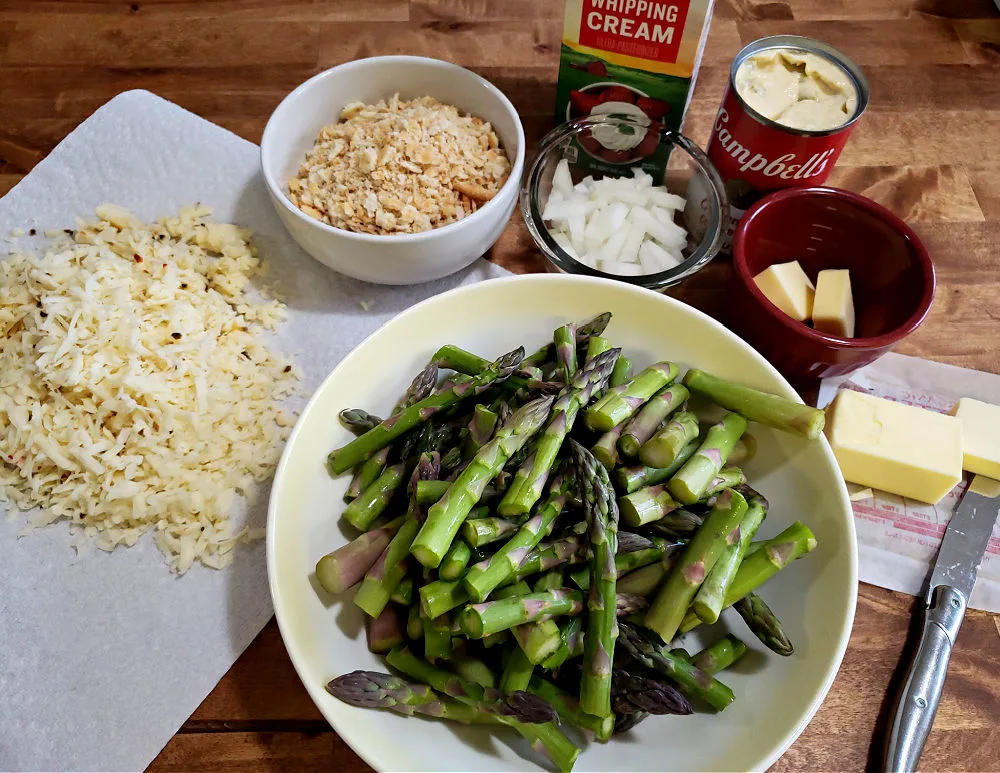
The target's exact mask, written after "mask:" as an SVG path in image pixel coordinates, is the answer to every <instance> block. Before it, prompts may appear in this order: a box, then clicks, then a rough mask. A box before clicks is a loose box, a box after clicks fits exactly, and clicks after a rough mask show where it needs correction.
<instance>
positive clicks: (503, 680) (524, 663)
mask: <svg viewBox="0 0 1000 773" xmlns="http://www.w3.org/2000/svg"><path fill="white" fill-rule="evenodd" d="M534 670H535V666H534V665H533V664H532V663H531V661H530V660H528V656H527V655H525V654H524V650H522V649H521V648H519V647H516V648H514V649H513V650H511V651H510V656H509V657H508V658H507V663H506V665H504V668H503V674H501V675H500V691H501V692H505V693H511V692H517V691H519V690H527V689H528V684H529V683H530V681H531V672H532V671H534ZM553 708H556V707H555V706H553ZM556 711H558V709H556Z"/></svg>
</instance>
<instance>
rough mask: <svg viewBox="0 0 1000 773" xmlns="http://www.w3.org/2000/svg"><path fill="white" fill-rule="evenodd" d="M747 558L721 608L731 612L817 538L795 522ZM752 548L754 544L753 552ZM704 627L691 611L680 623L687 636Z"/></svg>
mask: <svg viewBox="0 0 1000 773" xmlns="http://www.w3.org/2000/svg"><path fill="white" fill-rule="evenodd" d="M757 544H758V545H759V547H758V548H757V549H756V550H754V551H753V552H752V553H751V552H750V550H749V549H748V550H747V555H746V557H745V558H744V559H743V563H741V564H740V568H739V569H737V570H736V576H735V577H734V578H733V582H732V584H730V586H729V589H728V590H727V591H726V596H725V598H724V599H723V602H722V608H723V609H728V608H729V607H731V606H732V605H733V604H735V603H736V602H737V601H739V600H740V599H741V598H743V597H744V596H746V595H747V594H748V593H750V592H752V591H755V590H756V589H757V588H759V587H760V586H761V585H763V584H764V583H765V582H767V581H768V580H770V579H771V578H772V577H774V575H776V574H777V573H778V572H780V571H781V570H782V569H784V568H785V567H786V566H788V565H789V564H790V563H791V562H792V561H794V560H795V559H796V558H799V557H801V556H804V555H805V554H806V553H809V552H810V551H812V550H813V549H814V548H815V547H816V537H815V536H814V535H813V533H812V531H810V530H809V527H808V526H806V525H805V524H803V523H800V522H799V521H796V522H795V523H793V524H792V525H791V526H789V527H788V528H787V529H785V530H784V531H783V532H781V534H779V535H778V536H777V537H774V538H772V539H769V540H766V541H764V542H762V543H757ZM752 547H753V545H752V544H751V549H752ZM700 624H701V620H700V619H699V618H698V616H697V615H696V614H695V613H694V612H691V611H689V612H688V613H687V614H686V615H685V616H684V622H683V623H681V627H680V632H681V633H687V632H688V631H690V630H693V629H694V628H697V627H698V625H700Z"/></svg>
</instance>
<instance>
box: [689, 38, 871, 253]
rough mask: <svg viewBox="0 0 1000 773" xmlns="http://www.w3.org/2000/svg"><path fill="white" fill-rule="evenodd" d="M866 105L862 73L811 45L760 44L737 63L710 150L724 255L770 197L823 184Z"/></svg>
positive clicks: (831, 51) (788, 41)
mask: <svg viewBox="0 0 1000 773" xmlns="http://www.w3.org/2000/svg"><path fill="white" fill-rule="evenodd" d="M868 97H869V89H868V81H867V79H866V78H865V76H864V73H862V72H861V69H860V68H859V67H858V66H857V65H856V64H855V63H854V62H852V61H851V60H850V59H848V58H847V57H846V56H844V54H842V53H841V52H840V51H838V50H837V49H835V48H833V47H832V46H829V45H827V44H826V43H822V42H820V41H818V40H813V39H812V38H805V37H800V36H797V35H775V36H773V37H768V38H761V39H760V40H757V41H754V42H753V43H751V44H750V45H748V46H746V47H745V48H744V49H743V50H742V51H740V52H739V54H737V55H736V58H735V59H734V60H733V65H732V68H731V69H730V71H729V84H728V86H727V87H726V93H725V96H724V97H723V99H722V106H721V107H720V108H719V113H718V115H717V116H716V118H715V124H714V126H713V127H712V136H711V138H710V139H709V143H708V157H709V159H710V160H711V161H712V163H713V164H714V165H715V168H716V169H718V171H719V175H720V177H721V178H722V181H723V184H724V185H725V189H726V196H727V198H728V200H729V215H730V217H729V227H728V230H727V233H726V236H725V240H724V244H723V249H724V250H725V251H726V252H728V251H729V249H730V248H731V246H732V237H733V232H734V231H735V229H736V224H737V223H738V222H739V220H740V218H741V217H742V216H743V213H744V212H746V210H747V209H749V208H750V206H751V205H752V204H753V203H754V202H755V201H757V200H758V199H760V198H761V197H762V196H764V195H765V194H766V193H769V192H770V191H774V190H777V189H779V188H793V187H796V186H808V185H821V184H822V183H823V182H824V181H825V180H826V178H827V177H828V176H829V175H830V171H831V170H832V169H833V165H834V164H835V163H836V162H837V157H838V156H840V151H841V150H843V148H844V145H845V144H846V143H847V138H848V137H849V136H850V134H851V131H852V130H853V129H854V125H855V124H856V123H857V121H858V119H859V118H860V117H861V114H862V113H864V111H865V108H866V107H867V106H868Z"/></svg>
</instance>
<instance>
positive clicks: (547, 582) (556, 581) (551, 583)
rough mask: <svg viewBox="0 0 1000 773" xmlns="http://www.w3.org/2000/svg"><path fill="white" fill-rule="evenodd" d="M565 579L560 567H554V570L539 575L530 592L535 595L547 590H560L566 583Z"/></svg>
mask: <svg viewBox="0 0 1000 773" xmlns="http://www.w3.org/2000/svg"><path fill="white" fill-rule="evenodd" d="M564 580H565V577H564V576H563V570H562V567H556V568H555V569H550V570H549V571H547V572H545V573H544V574H542V575H540V576H539V577H538V579H537V580H535V584H534V586H533V587H532V590H533V591H534V592H535V593H541V592H542V591H547V590H556V589H557V588H562V587H563V586H564V585H565V584H566V583H565V582H564Z"/></svg>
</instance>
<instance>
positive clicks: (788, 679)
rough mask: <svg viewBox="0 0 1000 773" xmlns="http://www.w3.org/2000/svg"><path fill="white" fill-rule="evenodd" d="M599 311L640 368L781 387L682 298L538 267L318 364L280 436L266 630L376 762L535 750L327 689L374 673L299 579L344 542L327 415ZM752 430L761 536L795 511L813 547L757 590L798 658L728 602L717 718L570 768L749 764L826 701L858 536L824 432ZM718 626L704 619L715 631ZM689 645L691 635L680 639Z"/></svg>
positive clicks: (451, 299) (684, 724) (441, 764)
mask: <svg viewBox="0 0 1000 773" xmlns="http://www.w3.org/2000/svg"><path fill="white" fill-rule="evenodd" d="M604 310H609V311H612V312H613V313H614V318H613V320H612V322H611V325H610V327H609V328H608V331H607V336H608V337H609V338H610V339H611V340H612V341H613V342H614V344H615V345H620V346H623V347H624V348H625V351H626V352H627V353H628V355H629V356H630V357H631V358H632V360H633V362H634V363H635V364H636V366H644V365H646V364H649V363H651V362H653V361H656V360H659V359H663V358H670V359H672V360H675V361H677V362H678V363H680V364H681V365H683V366H691V365H695V364H697V366H698V367H701V368H704V369H706V370H709V371H711V372H713V373H717V374H719V375H721V376H727V377H730V378H734V379H738V380H739V381H741V382H743V383H746V384H749V385H751V386H755V387H758V388H762V389H767V390H770V391H773V392H776V393H778V394H782V395H785V396H787V397H794V396H795V393H794V391H793V390H792V388H791V387H790V386H789V385H788V383H787V382H786V381H785V380H784V379H783V378H782V377H781V376H780V375H779V374H778V372H777V371H776V370H775V369H774V368H773V367H771V366H770V365H769V364H768V363H767V362H766V361H765V360H764V359H763V357H761V356H760V355H759V354H757V353H756V352H755V351H754V350H753V349H751V348H750V347H749V346H748V345H747V344H745V343H744V342H743V341H742V340H740V339H739V338H737V337H736V336H735V335H733V334H732V333H730V332H729V331H728V330H726V329H725V328H724V327H723V326H722V325H720V324H719V323H718V322H715V321H714V320H712V319H711V318H709V317H707V316H705V315H704V314H702V313H701V312H699V311H696V310H694V309H692V308H690V307H689V306H686V305H685V304H683V303H680V302H679V301H676V300H674V299H672V298H669V297H665V296H662V295H658V294H656V293H654V292H652V291H649V290H644V289H640V288H636V287H632V286H629V285H625V284H622V283H619V282H614V281H611V280H605V279H596V278H591V277H579V276H564V275H555V274H549V275H535V276H524V277H515V278H511V279H503V280H495V281H491V282H485V283H481V284H476V285H472V286H469V287H463V288H460V289H457V290H453V291H451V292H448V293H445V294H443V295H439V296H437V297H435V298H431V299H430V300H427V301H425V302H423V303H421V304H418V305H417V306H414V307H413V308H411V309H409V310H408V311H406V312H404V313H403V314H401V315H400V316H398V317H396V319H394V320H393V321H391V322H389V323H388V324H387V325H385V326H384V327H383V328H382V329H381V330H379V331H378V332H376V333H375V334H373V335H372V336H371V337H370V338H368V339H367V340H366V341H365V342H364V343H362V344H361V345H360V346H359V347H358V348H357V349H355V350H354V351H353V352H352V353H351V354H350V355H349V356H348V357H347V358H346V359H345V360H344V361H343V362H342V363H341V364H340V365H339V366H338V367H337V369H336V370H334V371H333V373H331V374H330V376H329V377H328V378H327V379H326V381H325V382H324V383H323V385H322V386H320V388H319V389H318V390H317V391H316V394H315V395H314V396H313V398H312V400H311V401H310V403H309V404H308V406H307V407H306V409H305V410H304V411H303V413H302V416H301V418H300V419H299V422H298V425H297V426H296V427H295V430H294V432H293V433H292V436H291V438H290V439H289V441H288V445H287V447H286V449H285V453H284V455H283V457H282V459H281V463H280V465H279V466H278V471H277V474H276V476H275V480H274V488H273V490H272V493H271V502H270V509H269V512H268V523H267V554H268V555H267V558H268V573H269V575H270V584H271V594H272V597H273V599H274V608H275V612H276V614H277V618H278V624H279V626H280V628H281V634H282V636H283V638H284V640H285V645H286V647H287V648H288V652H289V654H290V655H291V658H292V662H293V663H294V664H295V668H296V670H297V671H298V674H299V677H300V678H301V679H302V681H303V683H304V684H305V686H306V688H307V689H308V690H309V694H310V695H311V697H312V699H313V700H314V701H315V702H316V705H317V706H318V707H319V709H320V711H322V712H323V715H324V716H325V717H326V718H327V720H329V722H330V724H331V725H333V727H334V728H335V729H336V730H337V732H339V733H340V735H341V736H342V737H343V738H344V740H346V741H347V742H348V743H349V744H350V745H351V747H352V748H353V749H354V750H355V751H356V752H357V753H358V754H360V755H361V756H362V757H363V758H364V759H365V760H366V761H367V762H368V763H369V764H370V765H371V766H372V767H374V768H375V769H376V770H379V771H389V770H408V771H470V770H475V771H494V770H496V771H525V770H532V769H536V768H535V767H534V766H533V765H532V764H531V763H529V762H528V761H527V760H526V759H525V757H524V756H521V755H522V754H525V755H527V756H528V757H529V758H530V759H532V760H537V757H533V756H531V753H530V752H527V751H526V750H524V749H523V748H522V747H521V744H520V740H521V739H520V738H517V737H513V738H512V737H510V736H508V735H506V734H502V733H501V734H497V733H495V732H494V733H491V732H489V731H487V730H486V729H484V728H482V727H472V728H469V727H460V726H456V725H453V724H451V723H443V722H431V721H424V720H418V719H413V718H405V717H401V716H397V715H394V714H390V713H388V712H381V711H372V710H365V709H358V708H354V707H351V706H348V705H346V704H344V703H341V702H339V701H338V700H336V699H335V698H333V697H331V696H330V695H329V694H327V693H326V691H325V689H324V685H325V684H326V683H327V682H328V681H329V680H330V679H331V678H333V677H335V676H338V675H340V674H343V673H346V672H349V671H352V670H354V669H359V668H361V669H374V670H382V671H384V670H386V669H385V666H384V665H383V664H382V662H381V659H380V658H378V657H376V656H375V655H372V654H370V653H369V652H368V651H367V648H366V646H365V640H364V639H365V637H364V633H363V631H362V615H361V613H360V612H359V611H358V610H357V609H356V608H355V607H354V606H353V605H352V604H351V601H350V598H351V592H350V591H349V592H348V593H346V594H344V595H343V596H342V597H337V598H334V597H330V596H327V595H325V594H323V592H322V591H321V590H319V589H318V585H317V584H316V581H315V575H314V574H313V567H314V565H315V563H316V561H317V559H319V558H320V556H322V555H323V554H324V553H326V552H328V551H330V550H332V549H334V548H336V547H339V546H340V545H342V544H344V542H345V537H344V535H343V534H342V533H341V531H340V529H339V527H338V524H337V519H338V515H339V513H340V511H341V510H342V508H343V505H342V504H341V502H342V500H341V497H342V495H343V493H344V490H345V488H346V486H347V482H348V479H349V477H350V476H342V477H341V478H338V479H336V480H334V479H332V478H330V477H329V475H328V474H327V472H326V470H325V468H324V460H325V458H326V455H327V453H328V452H329V451H330V450H331V449H332V448H334V447H336V446H340V445H342V444H344V443H346V442H347V441H348V440H349V436H348V433H347V432H346V431H345V430H343V429H342V428H341V427H340V425H339V422H338V421H337V412H338V411H339V410H341V409H342V408H346V407H352V406H360V407H364V408H367V409H369V410H372V411H374V412H376V413H378V412H379V411H381V412H383V414H384V413H385V412H386V411H389V410H391V407H392V404H393V403H394V402H395V400H396V398H397V396H398V395H399V394H401V393H402V391H403V390H404V389H405V388H406V385H407V383H408V382H409V380H410V378H411V377H412V375H413V374H414V373H416V372H417V371H419V370H420V369H421V368H422V367H423V366H424V365H425V363H426V361H427V359H428V357H429V356H430V355H431V354H432V353H433V352H434V350H435V349H437V347H439V346H440V345H442V344H445V343H454V344H457V345H459V346H462V347H465V348H468V349H470V350H472V351H474V352H479V353H481V354H483V355H485V356H492V355H494V354H499V353H502V352H505V351H508V350H510V349H512V348H514V347H515V346H517V345H518V344H523V345H524V346H525V347H526V348H527V349H528V350H533V349H534V348H536V347H537V346H538V345H540V344H541V343H543V342H544V339H545V338H546V337H547V336H548V335H550V331H552V330H554V329H555V328H556V327H557V326H558V325H559V324H560V323H562V322H564V321H566V320H581V319H587V318H589V317H592V316H594V315H595V314H597V313H599V312H601V311H604ZM412 342H420V343H419V344H416V345H415V344H413V343H412ZM390 363H391V364H390ZM753 433H754V435H755V436H756V437H757V439H758V441H759V450H758V453H757V455H756V456H755V457H754V458H753V459H752V460H751V461H750V462H748V463H747V464H746V465H745V469H746V472H747V475H748V476H749V478H750V481H751V483H752V484H753V485H754V486H756V487H758V488H759V489H760V490H761V492H762V493H763V494H764V495H765V496H767V497H768V498H769V499H770V502H771V510H770V513H769V515H768V518H767V520H766V521H765V522H764V525H763V526H762V528H761V536H766V537H771V536H774V535H775V534H777V533H778V532H779V531H781V530H782V529H783V528H785V527H786V526H788V525H789V524H790V523H792V522H793V521H795V520H802V521H803V522H805V523H807V524H808V525H809V526H810V527H811V528H812V529H813V531H814V532H815V534H816V537H817V539H818V546H817V548H816V549H815V550H814V551H813V552H812V553H810V554H809V555H807V556H805V557H804V558H802V559H800V560H799V561H796V562H795V563H794V564H793V565H791V566H789V567H788V568H786V569H785V570H784V571H782V572H780V573H779V574H778V575H777V576H776V577H774V578H773V579H772V580H771V581H770V582H768V583H767V585H766V586H765V588H764V591H763V595H764V597H765V598H766V600H767V602H768V603H769V604H770V605H771V607H772V608H773V609H774V610H775V612H776V613H777V614H778V615H779V617H780V618H781V619H782V621H783V622H784V624H785V626H786V628H787V631H788V634H789V636H790V638H791V639H792V641H793V642H794V644H795V646H796V651H795V654H794V655H793V656H791V657H788V658H782V657H779V656H777V655H774V654H772V653H770V652H768V651H767V650H766V649H764V648H763V646H762V645H760V643H759V642H757V640H756V639H754V637H753V636H752V635H750V634H749V633H748V632H747V631H746V630H745V628H744V627H743V623H742V621H741V620H739V618H738V616H737V615H735V613H732V612H728V613H725V614H724V615H723V619H724V621H728V622H729V623H731V624H732V627H733V631H734V632H735V633H736V634H737V635H738V636H740V637H741V638H744V639H745V640H746V641H747V643H748V644H749V645H750V647H751V650H752V652H751V653H750V654H748V655H747V656H746V657H745V658H744V659H743V660H742V661H741V662H740V663H738V664H737V665H736V666H735V667H734V668H733V669H731V670H727V671H726V672H725V674H724V675H723V676H722V677H721V678H722V680H723V681H724V682H725V683H727V684H728V685H730V686H731V687H732V688H733V691H734V692H735V694H736V700H735V702H734V703H733V704H732V705H731V706H730V707H729V708H727V709H726V710H725V711H723V712H722V713H720V714H709V713H696V714H695V715H693V716H689V717H651V718H649V719H647V720H646V721H645V722H643V723H642V724H640V725H639V726H638V727H637V728H636V729H635V730H633V731H632V732H631V733H628V734H626V735H625V736H624V737H623V738H620V739H614V740H613V741H612V742H611V743H608V744H604V745H601V744H591V745H590V746H589V747H588V748H587V749H586V750H585V751H584V753H583V754H582V755H581V756H580V759H579V761H578V762H577V766H576V770H578V771H666V770H676V771H687V773H692V772H693V771H713V772H717V771H762V770H765V769H766V768H767V767H768V766H769V765H771V763H772V762H774V761H775V760H776V759H777V758H778V757H779V756H780V755H781V753H782V752H783V751H784V750H785V749H786V748H787V747H788V746H789V745H790V744H791V743H792V741H794V740H795V738H796V737H797V736H798V734H799V733H800V732H801V731H802V729H803V728H804V727H805V726H806V724H807V723H808V722H809V719H810V718H811V717H812V716H813V714H814V712H815V711H816V709H817V708H818V707H819V705H820V703H821V702H822V701H823V698H824V696H825V695H826V693H827V690H828V689H829V687H830V684H831V683H832V681H833V678H834V675H835V674H836V673H837V669H838V667H839V666H840V661H841V658H842V657H843V654H844V650H845V648H846V647H847V640H848V636H849V634H850V631H851V623H852V621H853V618H854V604H855V596H856V589H857V544H856V542H855V535H854V524H853V519H852V515H851V509H850V502H849V500H848V496H847V491H846V489H845V487H844V483H843V480H842V479H841V477H840V474H839V471H838V469H837V465H836V462H835V461H834V458H833V455H832V453H831V452H830V448H829V445H828V444H827V442H826V440H820V441H818V442H815V443H807V442H806V441H804V440H801V439H799V438H797V437H792V436H790V435H787V434H782V433H779V432H775V431H772V430H769V429H767V428H765V427H762V426H758V425H755V426H754V427H753ZM724 624H725V623H722V624H720V625H724ZM717 627H718V626H717ZM719 635H720V632H719V631H714V637H717V636H719ZM714 637H712V638H714ZM698 646H700V643H699V642H698V641H697V640H696V639H695V638H694V637H693V635H692V640H691V641H690V647H689V649H691V651H694V648H695V647H698ZM737 741H738V742H737Z"/></svg>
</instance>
